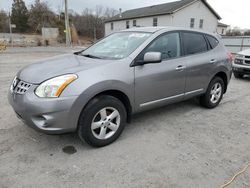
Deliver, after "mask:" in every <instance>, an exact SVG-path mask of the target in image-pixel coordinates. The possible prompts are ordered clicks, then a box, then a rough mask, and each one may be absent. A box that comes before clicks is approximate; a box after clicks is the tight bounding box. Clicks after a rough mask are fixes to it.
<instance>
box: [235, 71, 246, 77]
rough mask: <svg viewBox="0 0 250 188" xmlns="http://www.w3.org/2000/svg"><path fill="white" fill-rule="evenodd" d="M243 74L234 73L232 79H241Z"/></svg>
mask: <svg viewBox="0 0 250 188" xmlns="http://www.w3.org/2000/svg"><path fill="white" fill-rule="evenodd" d="M243 76H244V74H241V73H237V72H234V77H235V78H243Z"/></svg>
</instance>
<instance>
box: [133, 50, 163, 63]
mask: <svg viewBox="0 0 250 188" xmlns="http://www.w3.org/2000/svg"><path fill="white" fill-rule="evenodd" d="M161 61H162V57H161V52H147V53H145V54H144V57H143V60H137V61H136V62H135V63H134V65H133V66H140V65H145V64H150V63H160V62H161Z"/></svg>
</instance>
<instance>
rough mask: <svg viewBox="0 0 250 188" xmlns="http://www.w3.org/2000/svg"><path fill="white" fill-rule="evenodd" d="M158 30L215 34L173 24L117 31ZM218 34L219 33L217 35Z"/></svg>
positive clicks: (149, 31) (151, 31)
mask: <svg viewBox="0 0 250 188" xmlns="http://www.w3.org/2000/svg"><path fill="white" fill-rule="evenodd" d="M158 31H163V32H168V31H194V32H198V33H205V34H209V35H213V36H214V34H213V33H211V32H207V31H203V30H198V29H191V28H185V27H172V26H166V27H132V28H130V29H125V30H122V31H117V32H147V33H156V32H158ZM216 36H217V35H216Z"/></svg>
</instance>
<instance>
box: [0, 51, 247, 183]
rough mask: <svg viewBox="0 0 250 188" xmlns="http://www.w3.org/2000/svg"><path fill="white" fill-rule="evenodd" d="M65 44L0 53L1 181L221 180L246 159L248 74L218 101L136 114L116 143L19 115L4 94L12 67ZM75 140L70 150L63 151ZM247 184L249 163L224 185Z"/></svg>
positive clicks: (53, 52) (180, 181) (29, 61)
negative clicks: (58, 131)
mask: <svg viewBox="0 0 250 188" xmlns="http://www.w3.org/2000/svg"><path fill="white" fill-rule="evenodd" d="M67 51H68V52H69V51H71V49H65V48H59V49H57V48H51V49H50V48H34V49H32V48H28V49H21V48H20V49H12V50H8V51H7V52H4V53H0V82H1V87H0V96H1V99H0V107H1V108H0V187H1V188H4V187H11V188H12V187H45V185H46V187H69V188H72V187H89V188H91V187H115V188H117V187H119V188H120V187H121V188H122V187H124V188H127V187H143V188H144V187H157V188H158V187H159V188H162V187H170V188H171V187H173V188H182V187H185V188H189V187H190V188H194V187H195V188H211V187H219V186H220V185H222V184H223V183H224V182H225V181H226V180H229V179H230V178H231V177H232V176H233V175H234V174H235V173H236V172H238V171H239V170H240V169H241V168H242V167H243V166H244V165H245V164H246V163H247V162H248V161H250V114H249V112H250V78H246V79H245V80H236V79H234V78H233V79H232V81H231V83H230V86H229V89H228V93H227V94H226V95H225V97H224V99H223V101H222V104H221V105H220V106H219V107H218V108H216V109H214V110H207V109H204V108H201V107H200V106H199V105H197V103H196V102H195V101H194V100H191V101H186V102H182V103H178V104H174V105H170V106H167V107H165V108H161V109H157V110H153V111H149V112H146V113H143V114H139V115H136V116H135V117H134V118H133V120H132V123H131V124H129V125H128V126H127V127H126V129H125V130H124V132H123V134H122V136H121V137H120V139H118V140H117V141H116V142H115V143H114V144H112V145H110V146H107V147H104V148H99V149H94V148H91V147H89V146H88V145H87V144H85V143H81V142H80V141H79V139H78V138H77V136H76V135H75V134H66V135H59V136H49V135H45V134H41V133H38V132H36V131H34V130H33V129H30V128H28V127H27V126H26V125H24V124H23V123H22V122H21V121H20V120H18V119H17V118H16V116H15V114H14V112H13V111H12V109H11V107H10V106H9V104H8V101H7V97H6V96H7V92H8V89H9V85H10V82H11V80H12V78H13V77H14V76H15V73H16V72H17V71H18V70H19V69H20V68H22V67H24V66H25V65H28V64H30V63H33V62H34V61H36V60H38V59H41V58H47V57H50V56H54V55H57V54H60V53H64V52H67ZM65 146H73V147H74V148H75V149H76V152H75V153H73V152H74V151H72V153H73V154H72V153H71V154H69V153H70V151H68V152H67V151H64V150H63V148H64V147H65ZM229 187H230V188H231V187H237V188H247V187H250V169H248V170H247V171H246V172H245V173H244V174H242V175H241V176H239V177H238V178H237V179H236V180H235V181H234V182H233V183H232V184H231V185H230V186H229Z"/></svg>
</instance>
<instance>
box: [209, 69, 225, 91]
mask: <svg viewBox="0 0 250 188" xmlns="http://www.w3.org/2000/svg"><path fill="white" fill-rule="evenodd" d="M215 77H219V78H221V79H222V80H223V82H224V85H225V89H224V93H226V92H227V86H228V78H227V74H226V73H225V72H223V71H220V72H218V73H216V74H215V75H214V76H213V78H212V79H211V80H213V79H214V78H215Z"/></svg>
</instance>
